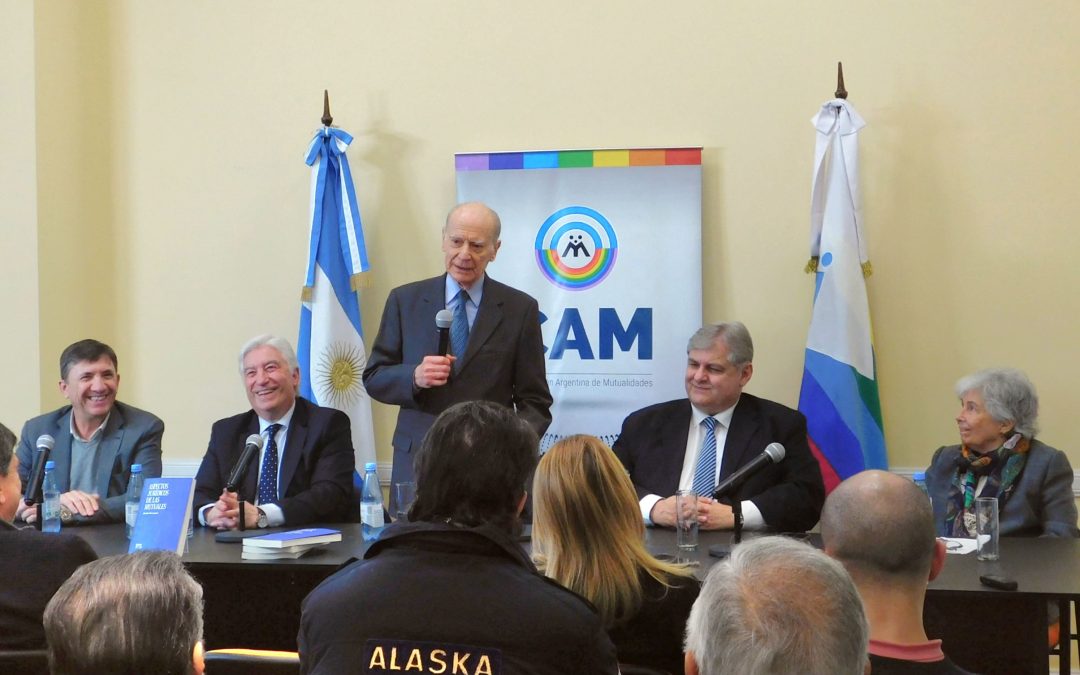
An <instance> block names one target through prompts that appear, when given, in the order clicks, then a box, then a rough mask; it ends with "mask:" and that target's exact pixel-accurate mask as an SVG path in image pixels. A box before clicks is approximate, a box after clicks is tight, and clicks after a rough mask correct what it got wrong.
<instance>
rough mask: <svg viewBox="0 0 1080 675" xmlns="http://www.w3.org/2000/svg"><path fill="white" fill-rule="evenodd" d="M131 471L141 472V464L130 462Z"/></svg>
mask: <svg viewBox="0 0 1080 675" xmlns="http://www.w3.org/2000/svg"><path fill="white" fill-rule="evenodd" d="M131 473H142V464H132V465H131Z"/></svg>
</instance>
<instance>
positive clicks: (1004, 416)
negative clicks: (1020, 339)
mask: <svg viewBox="0 0 1080 675" xmlns="http://www.w3.org/2000/svg"><path fill="white" fill-rule="evenodd" d="M971 391H977V392H979V394H981V395H982V398H983V405H984V406H985V407H986V412H988V413H990V416H991V417H993V418H994V419H995V420H997V421H998V422H1012V423H1013V425H1014V428H1013V431H1015V432H1016V433H1018V434H1020V435H1021V436H1023V437H1024V438H1034V437H1035V434H1036V433H1037V432H1038V431H1039V427H1038V424H1037V420H1038V418H1039V395H1038V394H1036V393H1035V385H1034V384H1032V383H1031V380H1029V379H1028V376H1027V375H1025V374H1024V373H1023V371H1020V370H1017V369H1015V368H987V369H986V370H980V371H978V372H975V373H972V374H971V375H967V376H965V377H961V378H960V379H959V380H958V381H957V383H956V395H957V396H959V397H960V398H963V397H964V394H966V393H968V392H971Z"/></svg>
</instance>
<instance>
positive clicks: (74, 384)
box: [18, 340, 165, 523]
mask: <svg viewBox="0 0 1080 675" xmlns="http://www.w3.org/2000/svg"><path fill="white" fill-rule="evenodd" d="M119 389H120V372H119V364H118V362H117V359H116V352H114V351H113V349H112V347H110V346H109V345H107V344H105V343H103V342H98V341H97V340H79V341H78V342H76V343H74V344H72V345H69V346H68V348H67V349H65V350H64V352H63V353H62V354H61V355H60V393H61V394H63V395H64V397H65V398H66V399H68V401H70V402H71V405H66V406H64V407H63V408H60V409H58V410H54V411H52V412H50V413H46V414H44V415H40V416H38V417H35V418H34V419H32V420H30V421H28V422H27V423H26V425H25V426H23V430H22V436H21V438H20V440H21V442H20V444H19V471H20V476H21V477H22V479H23V481H24V482H25V481H26V480H28V479H29V476H30V470H31V468H32V467H33V464H34V453H35V452H36V451H37V448H36V447H35V446H36V443H37V439H38V438H39V437H40V436H42V435H49V436H52V437H53V438H54V439H55V441H56V446H55V447H54V448H53V449H52V454H51V455H50V456H49V459H52V460H53V461H55V462H56V481H57V484H58V485H59V487H60V492H61V494H60V518H61V520H63V521H64V522H65V523H68V522H71V523H117V522H123V520H124V500H125V498H126V497H125V495H126V492H127V485H128V479H129V478H130V477H131V466H132V465H133V464H141V465H142V474H143V475H144V476H146V477H147V478H157V477H158V476H160V475H161V436H162V434H164V433H165V424H164V423H163V422H162V421H161V420H160V419H158V418H157V417H156V416H154V415H152V414H150V413H148V412H146V411H145V410H139V409H138V408H135V407H132V406H130V405H128V404H126V403H121V402H120V401H117V400H116V393H117V391H118V390H119ZM18 516H19V517H20V518H22V519H23V520H25V521H26V522H28V523H30V522H33V521H34V520H35V519H36V518H37V509H35V508H26V507H22V508H20V510H19V513H18Z"/></svg>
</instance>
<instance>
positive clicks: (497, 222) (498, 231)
mask: <svg viewBox="0 0 1080 675" xmlns="http://www.w3.org/2000/svg"><path fill="white" fill-rule="evenodd" d="M474 206H478V207H481V208H482V209H483V210H485V211H487V212H488V214H489V215H490V216H491V220H492V224H493V225H494V226H495V241H498V240H499V236H500V235H502V218H499V214H498V213H495V209H493V208H491V207H490V206H488V205H487V204H485V203H484V202H461V203H460V204H455V205H454V207H453V208H452V209H450V211H448V212H447V214H446V221H445V222H443V232H446V230H447V228H449V227H450V219H451V218H453V217H454V214H456V213H457V212H458V211H460V210H462V209H464V208H472V207H474ZM491 243H492V245H494V244H495V242H494V241H493V242H491Z"/></svg>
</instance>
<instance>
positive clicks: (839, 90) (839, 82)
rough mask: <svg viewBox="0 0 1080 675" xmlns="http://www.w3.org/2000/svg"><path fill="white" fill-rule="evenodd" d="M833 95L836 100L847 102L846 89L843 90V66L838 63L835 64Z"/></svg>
mask: <svg viewBox="0 0 1080 675" xmlns="http://www.w3.org/2000/svg"><path fill="white" fill-rule="evenodd" d="M834 95H835V96H836V98H842V99H844V100H845V101H846V100H847V89H844V64H843V63H842V62H840V61H837V62H836V92H835V93H834Z"/></svg>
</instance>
